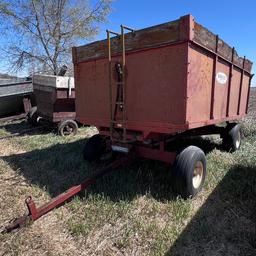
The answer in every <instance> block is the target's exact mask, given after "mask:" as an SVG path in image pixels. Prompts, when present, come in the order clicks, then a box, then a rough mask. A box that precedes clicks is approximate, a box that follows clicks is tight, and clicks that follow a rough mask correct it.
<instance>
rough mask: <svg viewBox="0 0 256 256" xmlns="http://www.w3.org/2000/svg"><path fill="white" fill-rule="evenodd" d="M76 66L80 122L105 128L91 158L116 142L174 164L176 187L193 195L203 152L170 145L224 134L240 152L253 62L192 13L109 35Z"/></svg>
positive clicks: (76, 57)
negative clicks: (193, 136)
mask: <svg viewBox="0 0 256 256" xmlns="http://www.w3.org/2000/svg"><path fill="white" fill-rule="evenodd" d="M127 30H128V31H129V33H127V34H125V32H126V31H127ZM73 62H74V74H75V83H76V92H77V97H76V114H77V117H76V118H77V120H78V121H79V122H81V123H83V124H86V125H94V126H96V127H97V128H98V130H99V135H96V136H93V137H92V138H90V139H89V140H88V141H87V143H86V144H85V147H84V158H85V159H86V160H88V161H92V160H95V159H97V158H99V156H101V155H102V154H103V152H105V151H106V150H108V145H110V146H111V150H112V151H118V152H119V153H124V154H130V153H131V152H133V153H135V154H136V155H137V156H140V157H144V158H150V159H154V160H160V161H164V162H167V163H174V168H173V169H174V170H173V177H174V180H175V183H176V185H175V186H174V187H176V190H177V191H178V193H180V194H181V195H183V196H185V197H187V196H194V195H195V194H196V193H197V192H198V191H199V190H200V189H201V187H202V184H203V182H204V179H205V173H206V165H205V164H206V161H205V156H204V153H203V151H202V150H201V149H199V148H198V147H195V146H192V145H191V147H188V148H186V149H184V150H183V151H182V152H179V151H177V150H176V151H177V152H175V151H173V152H170V151H168V148H169V147H167V145H168V144H171V143H172V144H173V146H174V145H175V144H176V143H175V141H177V139H178V138H180V137H185V136H191V135H207V134H220V136H221V138H222V139H223V146H224V147H225V148H226V149H227V150H233V151H234V150H237V149H239V147H240V145H241V132H240V125H239V124H237V123H236V121H237V120H239V119H241V118H242V117H244V116H245V115H246V113H247V110H248V98H249V91H250V82H251V79H252V75H251V69H252V62H251V61H250V60H248V59H246V58H245V57H243V58H242V57H240V56H239V55H238V54H237V52H236V50H235V48H232V47H230V46H229V45H228V44H227V43H225V42H224V41H223V40H222V39H221V38H219V36H218V35H215V34H213V33H212V32H210V31H209V30H208V29H206V28H205V27H203V26H201V25H200V24H198V23H197V22H196V21H195V19H194V18H193V16H191V15H187V16H183V17H181V18H180V19H178V20H175V21H172V22H167V23H164V24H161V25H157V26H153V27H150V28H146V29H142V30H137V31H134V30H133V29H131V28H128V27H126V26H123V25H121V33H118V32H114V31H110V30H107V40H102V41H98V42H94V43H91V44H88V45H84V46H80V47H75V48H73ZM106 141H109V142H110V143H106V144H105V145H106V146H105V147H103V146H102V145H103V144H104V143H105V142H106ZM102 148H104V150H103V149H102ZM175 177H176V178H175Z"/></svg>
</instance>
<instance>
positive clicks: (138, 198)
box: [0, 122, 256, 255]
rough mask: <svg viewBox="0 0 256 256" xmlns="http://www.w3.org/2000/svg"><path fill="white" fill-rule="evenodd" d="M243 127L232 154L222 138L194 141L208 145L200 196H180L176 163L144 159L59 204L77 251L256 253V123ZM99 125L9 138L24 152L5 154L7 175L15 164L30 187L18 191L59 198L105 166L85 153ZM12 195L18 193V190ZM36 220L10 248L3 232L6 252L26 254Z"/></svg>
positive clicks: (2, 167) (0, 171)
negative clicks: (75, 132)
mask: <svg viewBox="0 0 256 256" xmlns="http://www.w3.org/2000/svg"><path fill="white" fill-rule="evenodd" d="M17 125H18V128H20V127H19V123H18V124H17ZM21 125H22V126H23V125H24V124H21ZM7 128H8V127H7ZM23 128H24V127H22V129H23ZM20 129H21V128H20ZM243 129H244V131H245V135H246V137H245V138H244V141H243V145H242V148H241V150H239V151H237V152H235V153H233V154H231V153H228V152H224V151H222V150H221V149H220V140H219V139H216V138H214V137H213V138H210V139H196V140H195V139H193V140H189V141H188V142H187V143H189V144H190V143H192V144H196V145H198V146H200V147H202V149H204V150H205V151H206V152H208V153H207V169H208V176H207V180H206V184H205V186H204V190H203V191H202V192H201V193H200V194H199V195H198V197H197V198H195V199H189V200H186V201H185V200H183V199H181V198H179V197H178V198H177V197H176V195H175V194H174V193H173V192H172V188H171V185H170V184H171V177H170V172H171V169H170V167H168V166H166V165H164V164H162V163H157V162H155V161H148V160H143V161H140V162H135V163H133V164H131V165H129V166H125V167H123V168H120V169H119V170H117V171H115V172H113V173H111V174H110V175H108V176H106V177H104V178H102V179H101V180H99V182H97V184H95V185H93V186H91V187H90V188H89V189H88V190H87V191H86V192H83V193H81V194H80V195H79V196H77V197H76V198H75V199H73V200H72V201H71V202H69V203H67V204H65V206H63V207H62V208H61V209H58V210H55V211H54V212H53V213H52V214H55V213H56V218H57V220H58V221H59V224H58V228H59V226H60V225H61V227H63V230H61V231H60V232H64V233H63V234H65V236H67V237H69V239H71V240H70V241H75V244H76V245H77V248H76V252H83V253H84V254H85V255H91V254H92V253H95V255H102V254H104V253H105V254H106V255H119V254H126V255H135V253H137V255H213V254H214V255H255V254H254V253H256V251H255V250H256V241H255V223H256V219H255V217H254V216H255V206H256V203H255V202H256V125H255V123H251V122H250V123H248V122H244V123H243ZM4 130H5V131H6V128H4V127H2V128H1V129H0V134H1V132H5V131H4ZM94 131H95V130H93V129H90V128H82V129H81V131H80V134H79V136H77V137H74V138H61V137H58V136H56V135H55V134H54V133H45V134H40V133H34V134H32V135H26V136H22V137H16V138H12V139H9V140H8V142H7V143H8V144H10V145H11V146H12V147H14V148H16V149H17V150H20V151H21V152H19V153H17V154H13V155H7V156H4V157H3V158H2V159H1V160H0V175H6V173H9V172H10V171H13V172H14V173H17V174H18V175H19V176H20V177H23V178H24V179H25V180H26V182H27V184H29V186H28V187H26V188H25V189H24V188H22V187H19V184H18V185H17V187H15V188H17V190H18V191H19V192H18V195H20V194H21V193H29V192H30V193H33V196H34V197H35V199H36V200H38V201H39V202H43V201H45V200H47V199H48V198H50V197H54V196H56V195H58V194H59V193H61V192H63V191H64V190H65V189H67V188H69V187H70V186H72V185H74V184H77V183H79V182H80V181H82V180H83V179H84V178H86V177H87V176H88V175H90V174H91V173H93V172H94V171H95V169H97V168H100V167H101V166H102V165H103V163H98V164H97V163H93V164H88V163H86V162H84V160H83V158H82V154H81V151H82V148H83V145H84V142H85V137H87V136H88V135H90V134H92V133H93V132H94ZM0 177H1V176H0ZM2 182H3V181H2ZM7 188H8V187H5V188H2V190H4V189H5V190H6V189H7ZM22 189H23V190H22ZM2 190H1V191H2ZM5 195H6V198H12V199H13V200H14V198H15V196H16V195H17V193H16V194H15V192H12V191H8V193H7V192H5ZM6 198H5V199H4V200H5V201H6ZM13 204H16V207H15V206H13V207H14V209H16V211H14V212H12V213H11V215H12V214H13V215H15V213H19V212H20V211H21V209H23V204H22V203H21V202H20V201H17V200H14V201H13ZM3 206H4V207H10V206H11V205H10V206H8V204H5V205H3ZM8 209H9V208H8ZM54 216H55V215H54ZM51 218H52V215H51V214H50V216H49V215H48V216H46V217H44V219H43V220H42V222H43V223H44V225H46V223H48V222H49V221H50V220H51ZM2 219H7V216H5V217H4V218H2ZM58 221H57V222H56V223H58ZM56 223H55V224H52V225H53V226H54V225H57V224H56ZM35 227H36V223H35V224H33V225H31V226H30V227H28V228H27V229H25V231H21V233H18V234H17V235H16V238H15V243H14V244H13V246H9V247H8V248H7V247H6V244H7V242H6V241H7V240H8V239H10V235H4V236H2V237H1V236H0V244H1V242H2V245H3V248H4V249H3V250H5V251H4V252H6V250H7V251H8V252H9V254H10V255H15V254H16V255H17V254H23V253H24V252H23V249H22V248H24V247H26V246H27V245H28V243H30V241H26V240H25V238H23V237H22V236H23V235H24V234H28V233H29V234H30V233H32V234H34V233H36V234H37V232H38V231H37V230H36V228H35ZM54 227H55V226H54ZM25 237H26V236H25ZM35 237H36V236H35ZM33 239H35V238H34V237H32V241H33ZM40 241H41V240H40ZM35 243H38V240H37V239H35ZM41 243H42V244H43V245H42V246H43V247H40V250H41V249H42V250H43V249H44V250H45V251H49V252H50V251H52V253H53V252H54V250H55V249H56V248H55V247H54V246H53V247H49V248H48V247H47V246H46V245H44V243H43V242H41ZM70 243H71V242H70ZM19 246H20V249H18V248H19ZM40 246H41V245H40ZM0 248H1V246H0ZM17 250H18V251H17ZM19 250H20V251H19ZM40 250H39V249H38V252H39V251H40ZM56 250H57V249H56ZM63 250H64V249H63ZM70 250H71V249H70ZM0 252H1V249H0ZM57 252H58V251H55V254H56V255H57ZM218 253H219V254H218ZM0 254H1V253H0ZM24 254H25V253H24ZM49 254H50V253H49ZM61 254H62V255H63V254H64V255H69V254H70V251H69V250H68V249H66V251H65V250H64V251H62V253H61ZM53 255H54V254H53Z"/></svg>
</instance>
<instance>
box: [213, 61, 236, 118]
mask: <svg viewBox="0 0 256 256" xmlns="http://www.w3.org/2000/svg"><path fill="white" fill-rule="evenodd" d="M229 69H230V67H229V64H228V63H227V62H225V61H222V60H218V61H217V68H216V76H217V75H218V74H219V73H223V74H225V75H226V78H227V79H226V82H225V83H224V84H222V83H220V82H218V79H216V77H215V93H214V108H213V119H217V120H219V119H222V118H223V119H224V118H226V109H227V96H228V81H229ZM231 88H232V85H231Z"/></svg>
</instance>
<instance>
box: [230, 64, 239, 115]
mask: <svg viewBox="0 0 256 256" xmlns="http://www.w3.org/2000/svg"><path fill="white" fill-rule="evenodd" d="M240 79H241V70H239V69H238V68H236V67H234V68H233V75H232V87H231V90H230V103H229V116H236V115H237V108H238V98H239V88H240Z"/></svg>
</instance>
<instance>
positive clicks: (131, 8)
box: [97, 0, 256, 86]
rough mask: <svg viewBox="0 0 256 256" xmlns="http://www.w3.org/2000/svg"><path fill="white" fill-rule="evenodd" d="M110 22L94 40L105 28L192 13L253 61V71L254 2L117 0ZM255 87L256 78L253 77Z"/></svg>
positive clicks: (137, 26)
mask: <svg viewBox="0 0 256 256" xmlns="http://www.w3.org/2000/svg"><path fill="white" fill-rule="evenodd" d="M113 8H114V10H113V12H112V14H111V15H110V16H109V23H108V24H106V25H103V26H101V31H100V34H99V36H98V37H97V39H103V38H105V37H106V35H105V29H106V28H109V29H113V30H116V31H119V29H120V28H119V25H120V24H121V23H122V24H124V25H127V26H130V27H133V28H135V29H140V28H144V27H147V26H151V25H156V24H159V23H163V22H167V21H171V20H174V19H177V18H179V17H180V16H183V15H185V14H189V13H190V14H192V15H193V16H194V17H195V19H196V21H197V22H199V23H200V24H202V25H203V26H205V27H207V28H208V29H209V30H211V31H212V32H213V33H215V34H219V36H220V37H221V38H222V39H223V40H225V41H226V42H227V43H228V44H229V45H231V46H234V47H235V48H236V49H237V51H238V53H239V55H241V56H244V55H245V56H247V58H248V59H250V60H251V61H253V62H254V63H255V65H254V68H253V73H256V1H255V0H254V1H253V0H244V1H231V0H222V1H220V0H215V1H205V0H204V1H202V0H193V1H192V0H190V1H188V0H187V1H186V0H169V1H168V0H158V1H149V0H148V1H147V0H137V1H136V0H116V1H115V2H114V4H113ZM253 84H254V85H255V86H256V79H254V80H253Z"/></svg>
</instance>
